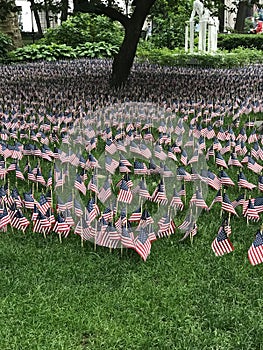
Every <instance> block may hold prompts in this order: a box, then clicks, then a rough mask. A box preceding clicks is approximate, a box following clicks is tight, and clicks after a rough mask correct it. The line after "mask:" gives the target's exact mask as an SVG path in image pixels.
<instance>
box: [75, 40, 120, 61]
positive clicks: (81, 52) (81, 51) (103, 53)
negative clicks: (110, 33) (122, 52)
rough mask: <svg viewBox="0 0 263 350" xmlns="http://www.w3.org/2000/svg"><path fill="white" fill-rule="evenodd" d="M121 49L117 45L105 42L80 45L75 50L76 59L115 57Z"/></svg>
mask: <svg viewBox="0 0 263 350" xmlns="http://www.w3.org/2000/svg"><path fill="white" fill-rule="evenodd" d="M118 50H119V48H118V46H117V45H111V44H108V43H106V42H104V41H101V42H98V43H85V44H83V45H79V46H77V47H76V49H75V54H76V57H78V58H81V57H89V58H104V57H113V56H114V55H115V54H116V53H117V52H118Z"/></svg>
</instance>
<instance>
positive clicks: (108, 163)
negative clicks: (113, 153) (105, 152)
mask: <svg viewBox="0 0 263 350" xmlns="http://www.w3.org/2000/svg"><path fill="white" fill-rule="evenodd" d="M118 166H119V162H118V161H117V160H115V159H112V158H111V157H109V156H106V157H105V168H106V170H107V171H108V172H109V173H110V174H114V173H115V171H116V169H117V168H118Z"/></svg>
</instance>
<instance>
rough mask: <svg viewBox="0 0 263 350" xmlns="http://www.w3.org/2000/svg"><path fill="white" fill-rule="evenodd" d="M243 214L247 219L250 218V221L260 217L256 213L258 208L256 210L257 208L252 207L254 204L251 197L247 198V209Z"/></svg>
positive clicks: (257, 219)
mask: <svg viewBox="0 0 263 350" xmlns="http://www.w3.org/2000/svg"><path fill="white" fill-rule="evenodd" d="M244 216H245V217H246V218H247V219H248V220H252V221H259V219H260V217H259V215H258V210H257V208H255V207H254V204H253V203H252V201H251V199H249V201H248V206H247V209H246V211H245V213H244Z"/></svg>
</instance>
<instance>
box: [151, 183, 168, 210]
mask: <svg viewBox="0 0 263 350" xmlns="http://www.w3.org/2000/svg"><path fill="white" fill-rule="evenodd" d="M152 201H153V202H156V203H160V204H163V205H165V204H167V202H168V199H167V196H166V193H165V185H164V182H163V180H161V181H160V182H159V184H158V185H157V188H156V189H155V190H154V192H153V194H152Z"/></svg>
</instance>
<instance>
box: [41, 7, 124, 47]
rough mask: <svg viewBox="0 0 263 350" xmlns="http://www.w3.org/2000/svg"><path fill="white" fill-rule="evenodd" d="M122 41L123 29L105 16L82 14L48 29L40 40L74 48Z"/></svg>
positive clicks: (118, 43)
mask: <svg viewBox="0 0 263 350" xmlns="http://www.w3.org/2000/svg"><path fill="white" fill-rule="evenodd" d="M122 40H123V29H122V27H121V26H120V25H119V24H118V23H117V22H113V21H112V20H110V19H109V18H107V17H105V16H96V15H93V14H88V13H82V14H77V15H76V16H73V17H70V18H69V19H68V20H67V21H65V22H63V23H62V24H61V25H60V26H58V27H56V28H50V29H48V30H47V32H46V33H45V35H44V38H43V39H41V42H43V43H46V44H51V43H56V44H66V45H68V46H72V47H76V46H77V45H79V44H85V43H87V42H90V43H93V42H102V41H103V42H108V43H109V44H112V45H118V46H119V45H120V44H121V42H122Z"/></svg>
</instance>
